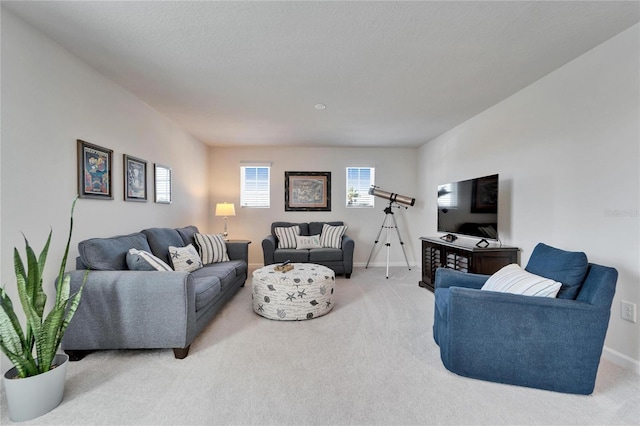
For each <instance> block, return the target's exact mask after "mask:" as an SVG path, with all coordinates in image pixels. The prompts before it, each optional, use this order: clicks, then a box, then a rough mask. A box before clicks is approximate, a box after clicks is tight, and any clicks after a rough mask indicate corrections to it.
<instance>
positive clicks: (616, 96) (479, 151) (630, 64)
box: [419, 25, 640, 369]
mask: <svg viewBox="0 0 640 426" xmlns="http://www.w3.org/2000/svg"><path fill="white" fill-rule="evenodd" d="M639 32H640V26H638V25H636V26H634V27H632V28H631V29H629V30H627V31H625V32H623V33H621V34H619V35H618V36H616V37H614V38H613V39H611V40H609V41H607V42H606V43H604V44H602V45H600V46H598V47H596V48H595V49H593V50H591V51H590V52H587V53H586V54H584V55H583V56H581V57H579V58H577V59H575V60H574V61H572V62H570V63H569V64H567V65H565V66H564V67H562V68H560V69H558V70H556V71H555V72H553V73H551V74H549V75H548V76H546V77H544V78H543V79H541V80H539V81H538V82H536V83H534V84H532V85H531V86H529V87H527V88H525V89H524V90H522V91H520V92H519V93H517V94H515V95H514V96H512V97H510V98H508V99H506V100H505V101H503V102H501V103H500V104H498V105H496V106H494V107H492V108H490V109H489V110H487V111H485V112H483V113H481V114H479V115H478V116H476V117H474V118H473V119H471V120H469V121H467V122H465V123H463V124H462V125H460V126H458V127H456V128H455V129H453V130H451V131H450V132H448V133H446V134H445V135H443V136H441V137H439V138H437V139H435V140H433V141H431V142H429V143H427V144H426V145H424V146H423V147H422V148H421V150H420V175H419V182H420V189H419V193H420V196H421V198H423V199H424V200H425V201H426V203H427V205H432V206H433V208H427V209H425V211H424V215H422V216H421V223H422V227H423V228H424V229H427V230H428V231H429V233H430V234H432V235H436V208H435V206H436V190H437V185H438V184H442V183H446V182H448V181H452V180H460V179H467V178H472V177H476V176H483V175H487V174H492V173H499V174H500V197H501V198H500V200H499V209H500V219H499V221H500V224H499V231H500V235H501V237H502V240H503V243H506V244H509V245H515V246H518V247H520V249H521V250H522V252H521V257H522V261H521V263H522V264H523V265H525V264H526V262H527V260H528V259H529V256H530V254H531V251H532V250H533V248H534V246H535V244H536V243H538V242H540V241H542V242H545V243H547V244H550V245H553V246H556V247H559V248H563V249H567V250H579V251H584V252H585V253H586V254H587V256H588V258H589V260H590V261H591V262H594V263H600V264H603V265H607V266H612V267H615V268H616V269H617V270H618V272H619V279H618V284H617V290H616V296H615V299H614V302H613V308H612V314H611V321H610V325H609V332H608V335H607V340H606V342H605V345H606V351H605V354H606V355H607V356H608V357H610V358H613V359H615V360H617V361H618V362H619V363H621V364H628V365H630V366H632V367H633V368H635V369H639V366H640V330H639V325H638V324H637V323H636V324H633V323H631V322H628V321H624V320H622V319H621V318H620V301H621V300H626V301H630V302H633V303H636V304H638V305H639V306H640V265H639V260H640V249H639V241H640V238H639V237H640V217H639V213H638V212H639V195H640V185H639V183H640V174H639V172H638V169H639V159H640V155H639V141H640V129H639V127H640V119H639V118H640V107H639V99H640V96H639V95H640V88H639V78H640V77H639V76H640V69H639V64H640V60H639V51H640V46H639V40H640V37H639V35H640V34H639ZM639 319H640V318H639Z"/></svg>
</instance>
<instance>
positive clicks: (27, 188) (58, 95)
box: [0, 9, 208, 371]
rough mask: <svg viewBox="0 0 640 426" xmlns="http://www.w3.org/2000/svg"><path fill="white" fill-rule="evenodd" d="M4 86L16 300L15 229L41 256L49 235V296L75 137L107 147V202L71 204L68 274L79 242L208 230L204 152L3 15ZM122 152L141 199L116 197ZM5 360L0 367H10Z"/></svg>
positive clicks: (72, 176) (6, 221) (5, 235)
mask: <svg viewBox="0 0 640 426" xmlns="http://www.w3.org/2000/svg"><path fill="white" fill-rule="evenodd" d="M1 83H2V131H1V137H2V151H1V152H2V154H1V161H2V163H1V182H2V194H1V205H2V220H1V232H2V246H1V257H0V259H1V268H0V269H1V270H2V284H3V285H6V289H7V292H8V293H9V294H10V295H11V296H12V297H14V301H15V303H17V299H16V298H15V297H16V295H15V290H14V287H15V276H14V273H13V257H12V256H13V247H14V246H17V247H19V249H20V250H21V252H23V247H24V244H23V241H22V239H21V238H22V237H21V234H20V233H21V232H24V234H25V235H26V236H27V237H28V238H29V241H30V243H32V245H33V246H34V248H35V249H36V250H37V252H39V251H40V249H41V248H42V246H43V244H44V241H45V239H46V235H47V233H48V232H49V229H50V228H52V229H53V232H54V234H53V240H52V246H51V249H50V252H49V261H48V266H47V269H46V276H45V283H46V284H45V288H48V289H49V290H50V291H51V293H50V295H52V294H53V280H54V278H55V275H56V272H57V268H58V266H59V264H60V261H61V259H62V254H63V249H64V244H65V242H66V237H67V233H68V226H69V211H70V207H71V203H72V201H73V199H74V197H75V195H76V194H77V183H76V182H77V181H76V176H77V171H76V170H77V168H76V167H77V166H76V164H77V163H76V139H82V140H85V141H88V142H91V143H94V144H97V145H101V146H104V147H107V148H110V149H112V150H113V151H114V157H113V161H114V164H113V172H114V173H113V191H114V199H113V200H111V201H105V200H89V199H81V200H79V201H78V204H77V206H76V212H75V224H74V225H75V227H74V234H73V239H72V247H71V253H70V261H69V262H70V263H69V268H74V267H75V260H74V258H75V256H76V255H77V243H78V242H79V241H81V240H83V239H86V238H90V237H100V236H112V235H118V234H127V233H131V232H136V231H139V230H141V229H143V228H147V227H153V226H183V225H187V224H196V225H198V226H200V227H202V228H203V229H206V227H207V220H208V219H207V196H208V194H207V191H208V189H207V172H206V170H207V160H206V154H207V150H206V147H205V146H204V145H203V144H201V143H200V142H198V141H197V140H195V139H194V138H192V137H190V136H189V135H187V134H186V133H185V132H184V131H182V130H180V129H179V128H178V127H177V126H176V125H174V124H173V123H172V122H170V121H169V120H167V119H166V118H165V117H164V116H162V115H160V114H159V113H157V112H156V111H155V110H153V109H152V108H150V107H149V106H148V105H146V104H145V103H143V102H141V101H140V100H139V99H137V98H135V97H134V96H132V95H131V94H130V93H128V92H126V91H125V90H123V89H122V88H121V87H120V86H118V85H116V84H114V83H112V82H111V81H109V80H107V79H105V78H104V77H102V76H101V75H100V74H98V73H97V72H95V71H94V70H93V69H91V68H89V67H88V66H87V65H86V64H84V63H83V62H81V61H79V60H78V59H76V58H75V57H74V56H72V55H71V54H70V53H68V52H67V51H66V50H64V49H62V48H61V47H60V46H59V45H57V44H55V43H54V42H52V41H51V40H50V39H48V38H46V37H45V36H43V35H42V34H41V33H39V32H37V31H35V30H34V29H33V28H31V27H30V26H28V25H27V24H25V23H24V22H23V21H21V20H20V19H18V18H16V17H15V16H13V15H12V14H11V13H9V12H7V11H6V10H4V9H2V82H1ZM124 153H126V154H129V155H133V156H135V157H139V158H142V159H144V160H147V161H148V172H147V173H148V175H147V184H148V190H149V192H148V197H149V201H148V202H146V203H133V202H124V201H123V171H122V163H123V161H122V155H123V154H124ZM155 162H158V163H162V164H166V165H169V166H171V167H172V168H173V184H174V186H173V199H174V203H173V204H171V205H165V204H156V203H154V202H153V201H152V200H153V190H152V185H153V178H152V174H151V173H152V170H153V163H155ZM50 300H51V297H50ZM4 361H6V359H5V358H4V357H3V368H2V371H4V370H6V369H7V368H8V367H9V365H8V364H7V365H5V364H4Z"/></svg>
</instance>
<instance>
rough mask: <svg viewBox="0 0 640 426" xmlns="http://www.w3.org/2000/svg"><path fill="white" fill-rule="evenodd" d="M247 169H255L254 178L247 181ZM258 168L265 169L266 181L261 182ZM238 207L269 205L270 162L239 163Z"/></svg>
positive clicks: (267, 206)
mask: <svg viewBox="0 0 640 426" xmlns="http://www.w3.org/2000/svg"><path fill="white" fill-rule="evenodd" d="M247 169H256V179H254V180H252V181H249V182H247V179H246V176H247ZM258 169H265V170H266V175H267V176H266V182H264V181H262V182H261V181H260V179H258ZM265 170H263V173H264V172H265ZM240 207H246V208H257V209H268V208H270V207H271V164H268V163H244V164H241V165H240Z"/></svg>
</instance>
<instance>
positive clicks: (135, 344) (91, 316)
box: [62, 226, 248, 360]
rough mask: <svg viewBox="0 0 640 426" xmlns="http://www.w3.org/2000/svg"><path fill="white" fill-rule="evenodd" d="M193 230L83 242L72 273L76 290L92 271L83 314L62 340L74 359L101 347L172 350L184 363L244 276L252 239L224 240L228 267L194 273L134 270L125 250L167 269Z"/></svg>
mask: <svg viewBox="0 0 640 426" xmlns="http://www.w3.org/2000/svg"><path fill="white" fill-rule="evenodd" d="M197 232H198V229H197V228H196V227H195V226H187V227H185V228H178V229H173V228H151V229H145V230H143V231H141V232H138V233H135V234H130V235H122V236H117V237H112V238H93V239H89V240H85V241H82V242H80V243H79V244H78V249H79V252H80V256H79V257H78V258H77V259H76V270H75V271H71V272H70V275H71V291H72V292H74V291H77V290H78V289H79V287H80V285H81V283H82V280H83V277H84V275H85V271H86V269H87V268H88V269H89V272H88V273H87V282H86V285H85V288H84V292H83V295H82V300H81V302H80V305H79V306H78V310H77V311H76V314H75V316H74V318H73V321H71V323H70V324H69V327H68V328H67V331H66V333H65V335H64V338H63V340H62V349H63V350H64V351H65V352H66V353H67V354H68V355H69V356H70V358H71V359H72V360H79V359H82V358H83V357H84V356H85V355H86V354H87V353H89V352H92V351H95V350H98V349H143V348H147V349H151V348H172V349H173V351H174V354H175V357H176V358H179V359H182V358H185V357H186V356H187V355H188V353H189V346H190V345H191V342H193V340H194V339H195V337H196V336H197V335H198V333H200V331H201V330H202V329H203V328H204V327H205V326H206V325H207V324H208V323H209V322H210V321H211V320H212V318H213V317H214V316H215V314H216V313H217V312H218V311H219V310H220V309H221V308H222V307H223V306H224V304H225V303H226V302H227V301H229V300H230V299H231V297H233V295H235V294H236V292H237V291H238V289H239V288H240V287H242V286H243V285H244V283H245V281H246V279H247V260H248V242H227V244H226V248H227V253H228V256H229V259H230V260H229V261H228V262H220V263H213V264H209V265H204V267H202V268H200V269H197V270H195V271H192V272H178V271H139V270H135V271H134V270H129V269H128V266H127V260H126V257H127V252H128V251H129V249H131V248H135V249H138V250H145V251H147V252H150V253H152V254H154V255H155V256H157V257H158V258H160V259H161V260H163V261H164V262H165V263H167V264H168V265H171V263H170V261H169V250H168V248H169V246H175V247H184V246H187V245H188V244H193V245H194V247H196V245H195V242H194V235H195V234H196V233H197Z"/></svg>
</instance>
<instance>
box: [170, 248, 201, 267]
mask: <svg viewBox="0 0 640 426" xmlns="http://www.w3.org/2000/svg"><path fill="white" fill-rule="evenodd" d="M169 260H170V261H171V266H173V270H174V271H186V272H192V271H195V270H196V269H200V268H202V266H203V265H202V260H201V259H200V255H199V254H198V251H197V250H196V248H195V247H194V246H193V245H191V244H189V245H188V246H186V247H174V246H169Z"/></svg>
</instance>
